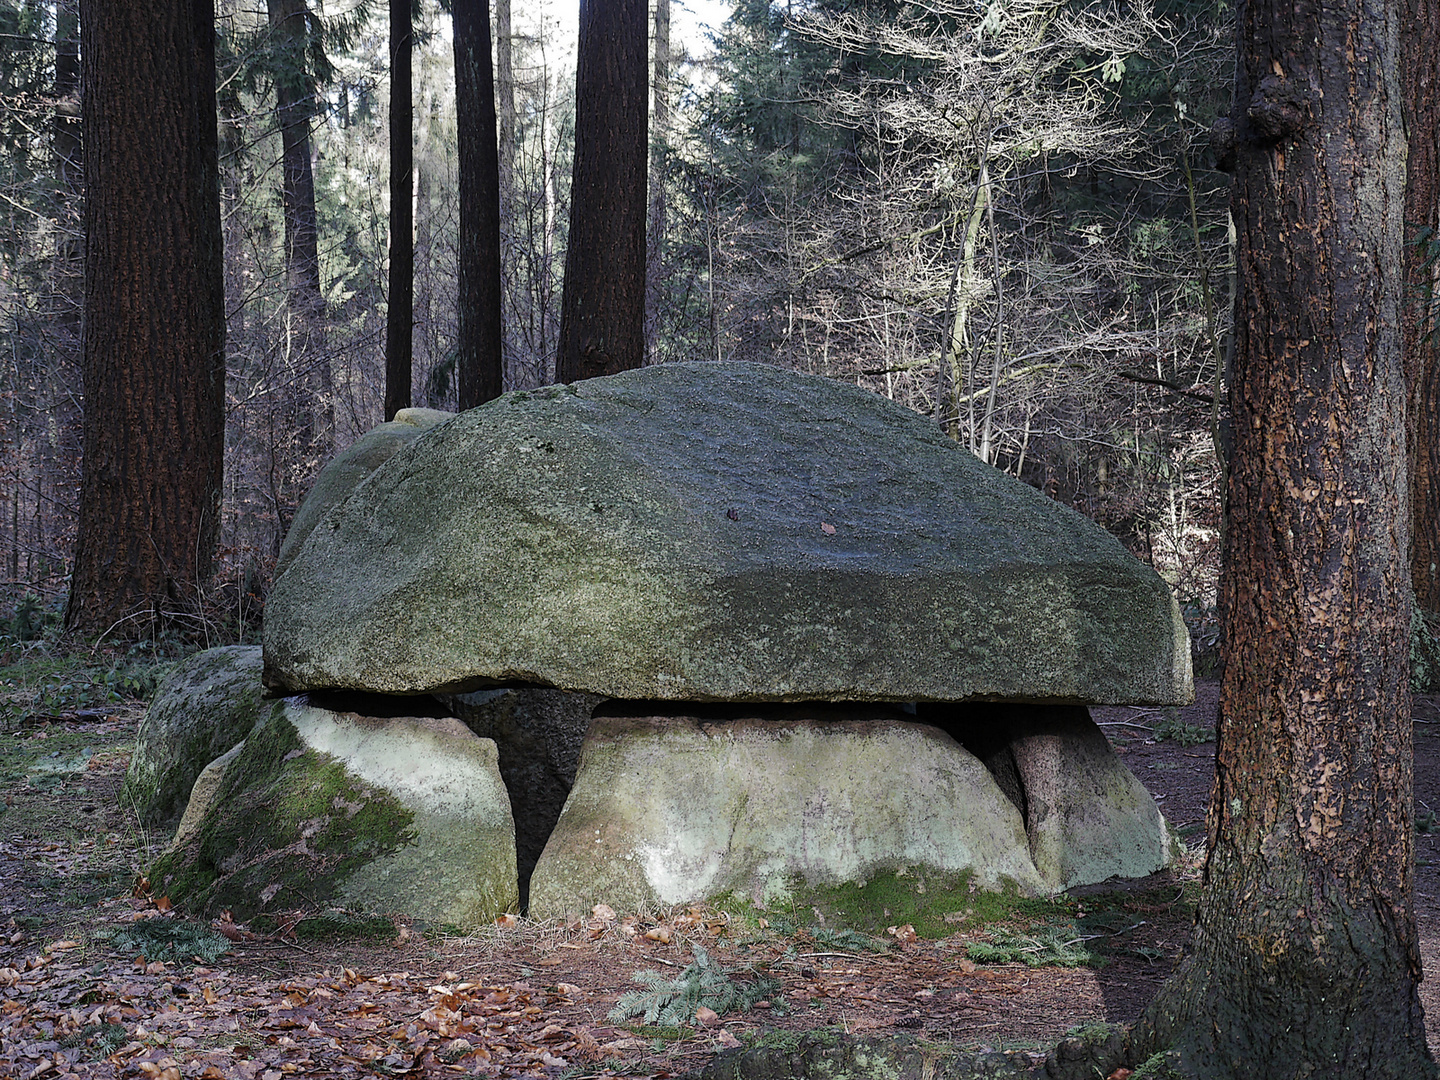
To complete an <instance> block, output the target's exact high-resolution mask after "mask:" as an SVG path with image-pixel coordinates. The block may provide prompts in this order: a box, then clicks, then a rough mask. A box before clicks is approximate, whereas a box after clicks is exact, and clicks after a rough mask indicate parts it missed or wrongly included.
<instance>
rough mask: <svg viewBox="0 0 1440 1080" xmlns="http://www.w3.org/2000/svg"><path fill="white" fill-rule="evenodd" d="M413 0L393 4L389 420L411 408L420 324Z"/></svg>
mask: <svg viewBox="0 0 1440 1080" xmlns="http://www.w3.org/2000/svg"><path fill="white" fill-rule="evenodd" d="M410 3H411V0H390V288H389V294H388V304H387V305H386V314H385V419H386V420H394V419H395V414H396V413H397V412H399V411H400V410H401V409H408V408H409V407H410V377H411V348H412V346H411V336H410V335H411V330H412V328H413V324H414V321H415V207H414V201H413V200H414V198H415V173H414V160H415V153H414V144H413V142H412V139H413V137H414V136H413V133H412V131H411V127H412V123H413V115H412V114H413V112H414V110H413V108H412V106H411V104H410V67H411V65H410V53H411V49H412V47H413V45H414V35H413V32H412V28H411V25H410Z"/></svg>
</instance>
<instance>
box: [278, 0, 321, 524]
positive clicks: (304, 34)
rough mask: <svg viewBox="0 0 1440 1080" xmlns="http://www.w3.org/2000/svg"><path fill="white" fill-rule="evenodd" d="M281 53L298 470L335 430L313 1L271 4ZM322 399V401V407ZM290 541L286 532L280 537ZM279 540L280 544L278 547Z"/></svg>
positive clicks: (290, 376) (288, 505)
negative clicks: (313, 133) (315, 143)
mask: <svg viewBox="0 0 1440 1080" xmlns="http://www.w3.org/2000/svg"><path fill="white" fill-rule="evenodd" d="M266 16H267V19H268V21H269V26H270V33H271V39H272V42H273V47H274V61H273V64H272V69H271V75H272V77H273V79H274V82H275V120H276V123H277V124H278V126H279V128H280V147H281V158H280V166H281V174H282V176H281V203H282V207H283V216H284V222H285V284H286V298H287V302H288V304H289V312H288V319H287V322H286V327H285V330H286V335H287V339H288V340H287V342H286V345H285V350H284V355H286V356H287V357H289V358H291V362H290V364H289V365H288V367H289V369H290V370H288V371H287V372H286V373H285V375H284V376H283V377H284V379H285V389H283V390H281V391H280V393H281V394H282V395H283V408H284V411H285V414H286V417H285V418H286V423H287V425H289V426H290V427H291V429H292V431H291V432H287V435H288V436H289V437H290V438H292V439H294V440H295V443H296V444H297V445H295V447H294V448H293V451H292V453H291V455H290V456H291V457H292V458H293V462H292V464H293V466H294V468H295V469H296V470H298V469H299V468H300V466H299V464H298V463H299V462H303V461H308V460H312V459H314V458H317V457H318V458H321V459H322V460H323V458H324V457H326V456H327V454H326V451H327V450H328V448H329V445H330V439H331V436H332V433H333V428H334V418H333V404H332V402H331V400H330V398H331V393H330V391H331V373H330V361H329V358H328V356H327V355H326V343H325V297H324V293H323V292H322V291H321V288H320V228H319V217H318V215H317V214H316V212H315V169H314V164H313V161H312V158H311V145H310V124H311V123H312V121H313V120H314V118H315V114H316V112H317V105H316V100H315V84H314V81H313V80H312V78H311V75H310V59H309V56H308V50H309V47H310V41H311V37H312V33H313V31H312V29H311V26H310V19H311V17H312V16H311V14H310V8H309V5H308V3H307V0H266ZM317 398H318V401H317ZM301 480H302V477H301V476H298V475H294V473H293V472H292V470H291V469H287V470H285V476H284V481H283V484H282V487H283V489H284V492H285V494H284V496H283V497H282V500H281V502H282V505H281V506H280V507H279V508H278V516H279V518H280V521H281V523H282V525H283V524H284V521H285V519H286V517H287V513H288V512H289V511H292V510H293V508H294V506H295V504H296V503H298V501H299V497H300V495H301V494H302V493H303V487H299V486H298V484H299V482H300V481H301ZM281 532H282V535H283V529H282V530H281ZM278 542H279V541H278V538H277V544H278Z"/></svg>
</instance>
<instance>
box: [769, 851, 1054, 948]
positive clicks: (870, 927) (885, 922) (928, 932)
mask: <svg viewBox="0 0 1440 1080" xmlns="http://www.w3.org/2000/svg"><path fill="white" fill-rule="evenodd" d="M787 907H788V909H789V911H793V912H794V913H795V914H796V915H798V916H799V917H800V918H801V919H803V920H804V921H806V922H809V921H811V919H812V918H818V919H823V923H822V925H824V926H825V927H828V928H830V929H832V930H834V929H849V930H858V931H860V932H861V933H864V934H876V935H879V934H884V933H885V931H886V929H887V928H888V927H891V926H897V925H904V924H906V923H908V924H910V925H911V926H913V927H914V928H915V932H916V933H917V934H919V935H920V936H921V937H923V938H944V937H949V936H950V935H951V934H954V933H956V932H957V931H960V930H968V929H973V928H975V927H978V926H982V925H986V924H988V923H994V922H1000V921H1004V920H1009V919H1016V918H1022V919H1043V918H1048V917H1054V916H1055V915H1056V914H1058V913H1061V912H1066V911H1068V910H1070V902H1069V901H1066V900H1063V899H1061V900H1045V899H1036V898H1033V897H1027V896H1022V895H1021V894H1020V891H1019V890H1018V889H1017V888H1016V887H1015V886H1014V885H1013V884H1011V883H1007V884H1006V886H1005V888H1004V889H1002V890H1001V891H998V892H995V891H990V890H986V889H981V888H979V887H977V886H975V885H974V884H973V883H972V877H971V874H970V872H969V871H960V872H958V873H946V872H939V871H931V870H925V871H920V870H907V869H904V868H901V869H898V870H894V871H888V872H884V873H879V874H875V875H873V876H872V877H871V878H870V879H869V880H867V881H865V882H863V883H854V882H847V883H845V884H842V885H833V886H812V885H806V884H804V883H803V882H796V883H793V884H792V886H791V903H790V904H789V905H787ZM782 913H784V912H782Z"/></svg>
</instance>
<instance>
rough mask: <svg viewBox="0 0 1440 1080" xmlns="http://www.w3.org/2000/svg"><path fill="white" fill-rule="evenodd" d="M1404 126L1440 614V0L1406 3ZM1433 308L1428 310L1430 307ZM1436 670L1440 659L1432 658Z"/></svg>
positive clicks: (1417, 428) (1415, 336)
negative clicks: (1434, 248)
mask: <svg viewBox="0 0 1440 1080" xmlns="http://www.w3.org/2000/svg"><path fill="white" fill-rule="evenodd" d="M1401 49H1402V57H1403V59H1402V61H1401V65H1400V70H1401V73H1402V78H1403V79H1404V85H1405V105H1406V117H1405V128H1406V131H1407V133H1408V135H1409V140H1410V152H1409V157H1408V159H1407V162H1406V166H1407V172H1406V180H1405V238H1406V240H1407V241H1411V242H1410V243H1407V245H1406V247H1405V283H1406V286H1407V291H1408V294H1409V295H1408V297H1407V302H1406V304H1405V306H1404V309H1403V310H1402V313H1401V319H1400V331H1401V334H1402V340H1403V343H1404V344H1403V348H1404V352H1405V366H1406V377H1407V379H1408V381H1409V384H1410V509H1411V521H1412V522H1413V529H1412V534H1411V541H1410V543H1411V548H1410V577H1411V581H1412V582H1413V584H1414V586H1415V600H1416V603H1418V604H1419V606H1420V609H1421V610H1422V611H1425V612H1427V613H1429V614H1431V615H1435V616H1440V569H1437V567H1440V348H1437V344H1440V327H1437V326H1436V323H1435V312H1434V300H1435V298H1437V297H1440V261H1437V262H1435V263H1432V264H1431V265H1430V266H1429V267H1426V266H1425V265H1424V263H1425V258H1426V256H1427V254H1428V245H1421V244H1416V243H1414V242H1413V241H1414V240H1415V238H1416V237H1417V236H1420V235H1423V232H1422V231H1423V230H1424V229H1427V228H1428V229H1429V230H1430V233H1429V238H1430V240H1431V241H1440V0H1405V14H1404V18H1403V21H1402V23H1401ZM1427 300H1428V301H1430V306H1431V310H1429V311H1427V310H1426V301H1427ZM1429 659H1430V660H1431V662H1432V665H1433V664H1434V663H1436V662H1440V657H1430V658H1429Z"/></svg>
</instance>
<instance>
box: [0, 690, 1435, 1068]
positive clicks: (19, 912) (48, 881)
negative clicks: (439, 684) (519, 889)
mask: <svg viewBox="0 0 1440 1080" xmlns="http://www.w3.org/2000/svg"><path fill="white" fill-rule="evenodd" d="M1214 700H1215V687H1214V686H1213V684H1202V686H1201V687H1200V700H1199V701H1197V703H1196V704H1195V705H1194V706H1191V707H1190V708H1188V709H1186V710H1183V711H1182V712H1181V713H1180V715H1179V716H1178V717H1176V716H1167V715H1166V714H1164V713H1163V712H1162V711H1157V710H1151V711H1145V710H1135V709H1106V710H1096V713H1095V715H1096V719H1097V720H1098V721H1099V722H1100V723H1102V724H1103V725H1104V726H1105V729H1106V731H1107V733H1108V734H1109V735H1110V737H1111V739H1112V742H1114V743H1115V745H1116V749H1117V750H1118V751H1119V752H1120V753H1121V754H1122V755H1123V757H1124V759H1125V761H1126V762H1127V764H1128V765H1129V766H1130V768H1131V769H1132V770H1133V771H1134V772H1135V774H1136V775H1137V776H1139V777H1140V779H1141V780H1142V781H1143V782H1144V783H1145V784H1146V786H1147V787H1148V788H1150V790H1151V791H1152V792H1153V793H1154V794H1155V795H1156V797H1157V798H1158V799H1159V800H1160V805H1161V808H1162V810H1163V811H1164V813H1165V815H1166V817H1167V819H1168V820H1169V821H1170V822H1171V824H1172V825H1174V826H1175V827H1176V829H1177V830H1178V831H1179V832H1180V834H1181V835H1182V837H1184V838H1185V839H1186V840H1187V841H1188V842H1189V843H1190V844H1192V845H1199V844H1200V843H1202V842H1203V836H1204V816H1205V802H1206V799H1207V797H1208V794H1209V786H1210V777H1211V769H1212V759H1213V753H1214V746H1213V744H1211V743H1208V742H1207V743H1201V744H1198V745H1189V746H1187V745H1184V744H1183V743H1182V742H1181V741H1177V739H1175V738H1172V739H1169V740H1167V741H1163V742H1156V741H1154V740H1153V739H1152V738H1151V737H1150V736H1151V734H1152V732H1153V730H1154V729H1155V727H1156V725H1157V724H1161V723H1162V722H1163V723H1165V724H1166V725H1167V726H1168V728H1169V730H1171V732H1172V733H1173V734H1174V735H1177V736H1182V737H1183V736H1187V735H1198V734H1200V733H1199V732H1198V729H1200V728H1207V727H1208V726H1209V725H1210V723H1211V721H1212V719H1213V715H1214ZM138 716H139V713H138V710H135V709H131V710H125V711H121V712H118V713H115V714H113V715H112V716H111V717H109V718H106V719H96V718H84V719H81V718H72V719H68V720H66V719H61V720H58V721H54V722H51V723H49V724H48V725H46V726H42V727H38V728H25V729H22V730H20V731H18V732H6V733H3V735H0V738H3V739H4V740H5V751H4V754H3V755H0V792H3V794H4V798H5V810H4V811H3V812H0V928H3V931H0V1076H4V1077H11V1076H14V1077H25V1078H27V1080H28V1078H34V1080H49V1078H51V1077H63V1076H67V1075H73V1076H84V1077H107V1076H115V1077H130V1076H147V1077H156V1078H160V1080H178V1078H180V1077H203V1078H207V1080H208V1078H221V1077H226V1078H228V1077H237V1078H241V1080H257V1078H258V1080H282V1078H285V1077H289V1076H375V1075H391V1076H393V1075H402V1074H403V1075H406V1076H415V1077H419V1076H431V1075H441V1074H446V1075H449V1074H461V1075H463V1074H481V1075H496V1076H510V1075H533V1076H557V1077H558V1076H561V1075H566V1076H601V1075H615V1074H624V1075H659V1076H663V1075H668V1074H675V1073H679V1072H682V1071H684V1070H686V1069H690V1068H695V1067H697V1066H698V1065H700V1064H703V1062H704V1061H705V1060H707V1059H708V1057H709V1056H710V1055H711V1054H713V1053H714V1052H715V1051H716V1050H719V1049H722V1048H724V1047H726V1046H734V1045H738V1044H741V1043H745V1042H748V1041H751V1040H753V1039H755V1038H757V1037H759V1036H760V1035H761V1034H763V1033H765V1032H767V1031H769V1032H773V1031H776V1030H779V1031H791V1032H797V1031H805V1030H810V1029H813V1028H817V1027H824V1026H834V1027H837V1028H841V1029H844V1030H848V1031H850V1032H855V1033H884V1032H889V1031H897V1030H898V1031H910V1032H913V1033H915V1034H920V1035H924V1036H926V1037H927V1038H930V1039H936V1040H950V1041H954V1042H955V1043H957V1044H960V1045H962V1046H965V1047H976V1046H988V1047H994V1048H999V1049H1005V1050H1029V1051H1033V1052H1034V1059H1035V1060H1039V1058H1040V1056H1041V1051H1042V1048H1047V1047H1050V1046H1053V1045H1055V1043H1056V1042H1057V1041H1058V1040H1059V1039H1060V1038H1061V1037H1063V1036H1064V1035H1065V1033H1066V1032H1067V1031H1069V1030H1071V1029H1072V1028H1074V1027H1077V1026H1080V1025H1083V1024H1089V1023H1094V1022H1102V1021H1106V1022H1123V1021H1128V1020H1131V1019H1133V1018H1134V1017H1135V1016H1136V1014H1137V1013H1138V1012H1139V1010H1140V1009H1141V1008H1142V1007H1143V1006H1144V1004H1145V1003H1146V1002H1147V1001H1148V1000H1149V999H1150V998H1151V996H1152V995H1153V994H1154V992H1155V989H1156V988H1157V987H1158V986H1159V984H1160V983H1161V982H1162V981H1163V980H1164V979H1165V977H1166V976H1167V975H1168V973H1169V971H1170V970H1171V968H1172V967H1173V965H1174V963H1175V960H1176V959H1177V958H1178V957H1179V955H1180V954H1181V952H1182V950H1183V949H1184V947H1185V944H1186V942H1187V940H1188V937H1189V933H1190V924H1191V920H1192V918H1193V913H1194V901H1195V897H1196V894H1197V886H1196V873H1195V866H1194V860H1193V859H1192V860H1191V862H1190V864H1189V865H1187V866H1186V867H1182V868H1180V869H1179V870H1178V871H1176V872H1174V873H1167V874H1163V875H1156V876H1155V877H1154V878H1151V879H1147V880H1145V881H1142V882H1132V883H1128V884H1126V885H1125V886H1123V887H1122V888H1120V889H1118V890H1116V889H1106V888H1094V889H1087V890H1082V891H1081V892H1080V894H1078V895H1074V896H1071V897H1068V898H1062V899H1061V900H1060V901H1058V902H1056V903H1054V904H1050V905H1039V906H1036V907H1032V908H1030V909H1028V910H1026V911H1024V912H1017V913H1016V914H1015V917H1014V918H1013V919H1012V920H1010V921H1009V922H1008V923H1007V924H1006V925H1005V926H1004V927H999V928H996V927H990V928H971V929H968V930H965V931H963V932H961V933H957V934H956V935H954V936H953V937H950V938H947V939H945V940H942V941H908V940H905V938H906V937H907V936H908V935H906V934H905V933H904V931H903V928H902V929H900V930H899V932H898V934H897V935H893V936H886V935H882V939H867V938H862V937H858V936H848V937H846V936H841V935H836V934H835V933H834V932H833V931H832V930H829V929H827V928H825V927H818V926H807V925H804V920H803V919H797V920H795V921H793V922H787V921H786V920H777V921H776V924H775V925H772V926H766V927H761V926H759V925H757V924H754V923H749V924H742V923H740V922H738V921H736V920H731V919H727V918H726V917H724V916H723V915H721V914H719V913H716V912H710V911H698V910H689V911H686V910H676V911H665V912H651V913H646V914H644V915H641V916H636V915H633V914H626V913H620V914H619V915H618V916H615V917H605V918H601V917H596V918H594V919H592V920H591V921H590V922H588V923H587V924H584V925H576V926H568V927H564V926H554V925H544V926H540V925H535V924H531V923H529V922H527V921H524V920H519V921H518V922H517V923H516V925H514V926H512V927H498V926H497V927H495V928H494V929H492V930H488V931H486V932H485V933H483V934H480V935H476V936H471V937H464V938H462V937H454V936H445V935H442V934H425V933H421V932H419V931H418V930H416V929H415V928H413V927H409V926H405V925H403V924H398V923H391V922H388V921H383V920H381V921H377V920H352V921H349V922H344V923H338V922H333V921H332V922H331V923H323V922H316V921H311V922H302V923H300V924H298V925H297V926H296V927H294V932H293V934H292V935H288V936H286V937H247V936H246V934H245V933H244V932H243V928H235V927H233V926H227V927H222V928H219V929H224V930H226V931H228V932H229V933H230V934H231V935H232V936H233V937H235V938H238V939H239V940H233V941H232V940H230V939H228V938H226V937H223V936H221V935H220V934H219V933H218V931H217V928H215V927H204V926H201V925H199V924H195V923H189V922H185V921H183V920H179V919H177V918H176V917H175V915H174V913H167V912H163V911H161V910H160V908H161V907H163V906H164V904H163V902H162V903H161V904H159V905H158V906H157V902H156V898H155V897H147V896H138V897H137V896H132V895H131V888H132V885H133V883H134V881H135V878H136V876H137V874H138V871H139V870H140V869H141V868H142V867H143V866H144V864H145V861H146V855H145V852H146V845H147V842H149V843H150V844H151V845H152V846H151V847H150V850H151V851H152V852H153V850H154V849H153V841H154V839H155V838H148V837H144V836H141V835H139V834H138V833H137V831H136V830H135V829H134V827H133V825H132V822H133V818H131V817H130V816H129V815H127V814H126V813H124V811H123V809H122V808H120V807H118V806H117V805H116V795H117V792H118V789H119V782H120V778H121V776H122V775H123V770H124V765H125V760H126V754H127V752H128V746H129V743H130V740H131V739H132V738H133V733H134V729H135V724H136V723H137V721H138ZM1416 794H1417V803H1418V807H1419V815H1420V821H1421V827H1422V831H1421V832H1420V834H1419V835H1418V838H1417V839H1418V863H1419V867H1418V872H1417V889H1416V909H1417V917H1418V920H1419V924H1420V930H1421V936H1422V943H1423V948H1424V961H1425V966H1426V969H1427V970H1429V971H1436V970H1440V967H1437V965H1440V947H1437V946H1440V857H1437V851H1436V846H1435V845H1436V836H1437V835H1440V822H1437V823H1436V824H1435V825H1434V826H1433V828H1435V829H1436V831H1430V829H1431V828H1432V825H1431V824H1430V822H1431V821H1433V820H1434V818H1433V816H1432V815H1430V809H1431V807H1434V808H1436V809H1437V810H1440V707H1437V705H1436V702H1435V701H1434V700H1433V699H1425V700H1422V701H1421V702H1420V703H1419V704H1418V707H1417V725H1416ZM601 914H602V915H604V914H607V913H604V912H602V913H601ZM1077 928H1078V929H1077ZM997 930H998V931H999V932H1000V940H1002V941H1009V942H1010V943H1011V944H1012V945H1016V947H1017V948H1019V949H1020V950H1021V953H1023V950H1024V948H1025V947H1026V946H1025V942H1027V941H1029V942H1034V943H1037V946H1038V943H1043V942H1047V941H1048V942H1052V943H1053V942H1055V941H1062V942H1063V941H1068V940H1070V939H1073V938H1078V937H1084V938H1088V939H1089V940H1086V941H1083V942H1081V943H1079V944H1078V945H1076V944H1075V943H1074V942H1071V945H1072V946H1073V947H1075V948H1081V949H1088V950H1089V951H1090V952H1091V953H1093V954H1098V955H1099V957H1100V958H1102V959H1103V963H1100V964H1099V965H1098V966H1096V965H1095V964H1094V963H1093V962H1090V963H1087V964H1086V965H1085V966H1077V967H1057V966H1044V967H1027V966H1025V965H1024V964H1022V963H1006V964H996V965H988V964H978V963H976V962H975V961H974V960H973V959H972V958H971V956H970V948H971V946H972V945H975V944H977V943H980V942H988V941H992V940H994V939H995V937H996V935H995V931H997ZM1006 934H1008V935H1009V936H1008V937H1006V936H1005V935H1006ZM1017 943H1018V944H1017ZM694 945H699V946H701V947H702V948H703V949H705V950H707V952H708V955H709V957H710V959H711V961H712V962H713V963H714V964H717V965H719V966H720V967H721V968H722V969H724V970H725V971H727V972H730V973H732V975H733V978H734V981H735V982H737V983H738V984H740V985H742V986H743V985H746V984H747V983H748V982H749V981H750V980H753V979H755V978H761V977H765V978H772V979H774V980H776V981H777V983H778V989H777V990H775V991H772V992H769V993H768V996H767V997H766V999H765V1000H764V1001H763V1002H762V1003H761V1004H760V1006H758V1007H757V1008H755V1009H754V1010H752V1011H750V1012H748V1013H733V1014H730V1015H727V1016H724V1017H720V1018H716V1019H714V1020H713V1021H712V1022H711V1023H710V1024H709V1025H706V1024H703V1023H695V1022H692V1023H690V1024H689V1025H687V1026H685V1027H681V1028H662V1027H659V1026H657V1025H645V1024H643V1023H642V1022H641V1021H640V1020H638V1019H630V1020H626V1021H615V1020H611V1019H609V1015H610V1013H611V1011H612V1009H614V1008H615V1005H616V1002H617V1000H618V999H619V998H620V997H621V996H622V995H624V994H627V993H632V992H634V991H635V990H637V989H643V988H641V987H638V984H637V983H636V982H634V981H633V978H632V976H633V975H634V973H635V972H637V971H650V972H655V973H658V975H659V976H661V977H663V979H665V980H673V979H675V978H678V977H681V976H682V973H683V972H684V970H685V969H686V968H687V967H688V966H689V965H690V964H692V963H693V962H694V960H695V956H694V953H693V951H692V947H693V946H694ZM1072 952H1073V948H1072ZM197 955H199V956H201V957H202V959H201V960H200V961H197V960H195V959H194V957H195V956H197ZM1017 955H1019V954H1018V953H1017ZM1071 959H1074V957H1073V955H1072V956H1071ZM1423 996H1424V1001H1425V1005H1426V1009H1427V1013H1428V1014H1429V1015H1430V1016H1432V1017H1436V1018H1440V993H1437V992H1436V988H1435V984H1433V983H1427V984H1425V986H1424V994H1423ZM1431 1027H1432V1032H1434V1031H1435V1030H1436V1029H1437V1025H1436V1024H1435V1022H1434V1021H1432V1025H1431ZM1432 1046H1434V1047H1435V1048H1436V1049H1440V1040H1437V1039H1436V1038H1435V1036H1434V1034H1432Z"/></svg>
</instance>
